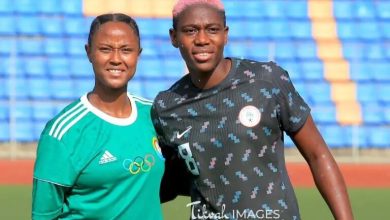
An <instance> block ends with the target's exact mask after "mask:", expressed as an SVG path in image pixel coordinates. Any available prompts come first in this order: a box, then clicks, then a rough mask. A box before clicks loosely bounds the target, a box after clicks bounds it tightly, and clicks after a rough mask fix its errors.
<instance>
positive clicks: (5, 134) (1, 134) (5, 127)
mask: <svg viewBox="0 0 390 220" xmlns="http://www.w3.org/2000/svg"><path fill="white" fill-rule="evenodd" d="M9 130H10V129H9V123H8V121H0V142H9V141H10V134H9V133H10V132H9Z"/></svg>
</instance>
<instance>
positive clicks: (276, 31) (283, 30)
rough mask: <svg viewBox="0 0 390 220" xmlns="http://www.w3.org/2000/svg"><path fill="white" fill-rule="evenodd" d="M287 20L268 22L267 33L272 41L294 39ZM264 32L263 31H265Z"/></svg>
mask: <svg viewBox="0 0 390 220" xmlns="http://www.w3.org/2000/svg"><path fill="white" fill-rule="evenodd" d="M287 21H288V20H287V19H273V20H268V26H267V29H264V30H267V31H266V32H267V33H268V37H269V38H270V39H290V38H291V37H292V34H291V31H290V27H289V25H288V23H287ZM264 30H263V31H264Z"/></svg>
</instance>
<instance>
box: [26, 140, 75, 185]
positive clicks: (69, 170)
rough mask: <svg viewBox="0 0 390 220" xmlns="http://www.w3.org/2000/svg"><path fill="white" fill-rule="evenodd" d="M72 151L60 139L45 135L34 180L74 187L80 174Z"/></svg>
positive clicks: (38, 150) (39, 151)
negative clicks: (73, 160)
mask: <svg viewBox="0 0 390 220" xmlns="http://www.w3.org/2000/svg"><path fill="white" fill-rule="evenodd" d="M71 156H72V155H70V151H69V148H67V146H65V145H64V144H63V143H62V142H60V141H59V140H58V139H55V138H53V137H51V136H49V135H47V134H43V135H42V136H41V138H40V140H39V143H38V148H37V157H36V160H35V166H34V178H35V179H38V180H42V181H46V182H51V183H55V184H58V185H63V186H72V185H73V183H74V182H75V180H76V178H77V175H78V173H77V172H76V170H75V168H74V165H73V163H72V159H71Z"/></svg>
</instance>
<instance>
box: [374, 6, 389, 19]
mask: <svg viewBox="0 0 390 220" xmlns="http://www.w3.org/2000/svg"><path fill="white" fill-rule="evenodd" d="M374 5H375V6H376V11H377V14H378V17H379V18H381V19H383V20H385V19H390V2H389V1H375V3H374Z"/></svg>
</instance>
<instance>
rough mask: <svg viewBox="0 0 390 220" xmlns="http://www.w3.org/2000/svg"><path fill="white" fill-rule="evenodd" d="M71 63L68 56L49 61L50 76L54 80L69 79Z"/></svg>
mask: <svg viewBox="0 0 390 220" xmlns="http://www.w3.org/2000/svg"><path fill="white" fill-rule="evenodd" d="M69 67H70V63H69V60H68V57H66V56H53V57H48V59H47V69H48V74H49V76H50V77H52V78H69V77H70V76H71V73H70V70H69Z"/></svg>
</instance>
